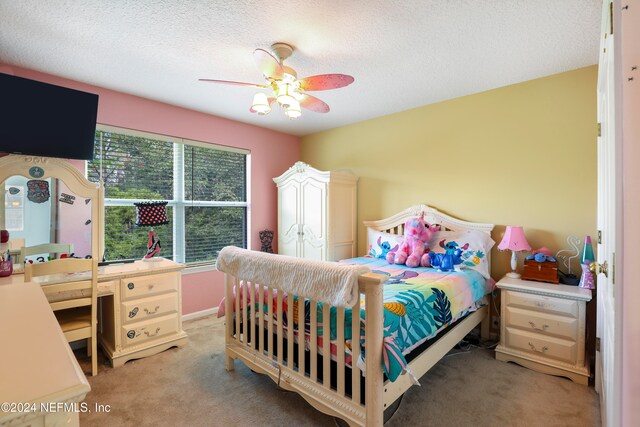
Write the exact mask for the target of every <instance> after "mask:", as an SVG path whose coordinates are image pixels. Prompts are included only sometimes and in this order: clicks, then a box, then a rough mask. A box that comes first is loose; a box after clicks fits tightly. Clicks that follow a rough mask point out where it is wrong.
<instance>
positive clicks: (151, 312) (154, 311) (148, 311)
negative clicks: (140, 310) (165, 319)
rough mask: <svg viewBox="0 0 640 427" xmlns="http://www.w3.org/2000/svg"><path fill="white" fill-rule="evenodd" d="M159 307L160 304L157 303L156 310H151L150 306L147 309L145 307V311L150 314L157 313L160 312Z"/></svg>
mask: <svg viewBox="0 0 640 427" xmlns="http://www.w3.org/2000/svg"><path fill="white" fill-rule="evenodd" d="M159 308H160V306H159V305H156V308H155V310H153V311H151V310H149V309H148V308H145V309H144V312H145V313H147V315H149V314H156V313H157V312H158V309H159Z"/></svg>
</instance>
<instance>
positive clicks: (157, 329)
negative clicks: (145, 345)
mask: <svg viewBox="0 0 640 427" xmlns="http://www.w3.org/2000/svg"><path fill="white" fill-rule="evenodd" d="M158 332H160V328H156V332H155V333H153V334H152V333H151V332H149V331H144V334H145V335H146V336H148V337H155V336H156V335H158Z"/></svg>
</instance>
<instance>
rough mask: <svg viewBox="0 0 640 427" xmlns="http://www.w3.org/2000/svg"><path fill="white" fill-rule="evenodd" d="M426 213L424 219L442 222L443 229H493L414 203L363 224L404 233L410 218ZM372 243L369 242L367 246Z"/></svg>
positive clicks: (486, 230)
mask: <svg viewBox="0 0 640 427" xmlns="http://www.w3.org/2000/svg"><path fill="white" fill-rule="evenodd" d="M422 213H424V220H425V221H427V223H429V224H440V226H441V227H442V229H445V230H453V231H465V230H478V231H482V232H483V233H487V234H489V235H491V230H493V224H483V223H479V222H469V221H463V220H461V219H457V218H454V217H452V216H450V215H447V214H445V213H443V212H440V211H439V210H437V209H436V208H432V207H431V206H427V205H414V206H411V207H410V208H407V209H405V210H403V211H402V212H398V213H397V214H395V215H393V216H390V217H389V218H385V219H379V220H377V221H363V224H364V226H365V227H367V228H371V229H373V230H377V231H384V232H387V233H391V234H400V235H402V234H404V223H405V222H406V221H407V220H408V219H409V218H414V217H417V216H420V215H421V214H422ZM370 244H372V243H371V242H367V247H368V246H369V245H370ZM490 256H491V254H490V253H489V254H487V260H488V261H489V265H491V258H490Z"/></svg>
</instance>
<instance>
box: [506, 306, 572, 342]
mask: <svg viewBox="0 0 640 427" xmlns="http://www.w3.org/2000/svg"><path fill="white" fill-rule="evenodd" d="M505 322H506V326H507V327H509V326H515V327H518V328H522V329H525V330H528V331H530V332H536V333H539V334H542V335H554V336H558V337H561V338H566V339H568V340H571V341H577V340H578V319H576V318H574V317H567V316H564V315H562V316H560V315H557V314H550V313H541V312H536V311H531V310H525V309H522V308H519V307H513V306H507V310H506V319H505Z"/></svg>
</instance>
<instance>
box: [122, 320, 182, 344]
mask: <svg viewBox="0 0 640 427" xmlns="http://www.w3.org/2000/svg"><path fill="white" fill-rule="evenodd" d="M179 327H180V325H179V322H178V313H173V314H169V315H166V316H162V317H157V318H154V319H149V320H143V321H142V322H135V323H132V324H130V325H124V326H122V328H121V329H120V331H121V334H122V337H121V339H122V344H123V347H125V348H126V347H128V346H131V345H136V344H140V343H143V342H145V341H152V340H155V339H158V338H161V337H163V336H165V335H170V334H174V333H177V332H179Z"/></svg>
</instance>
